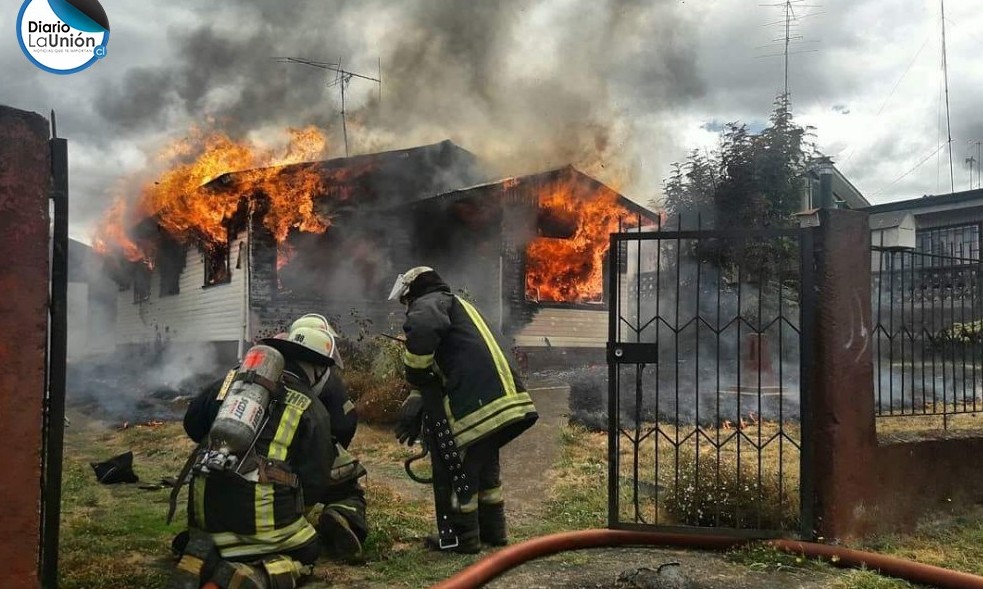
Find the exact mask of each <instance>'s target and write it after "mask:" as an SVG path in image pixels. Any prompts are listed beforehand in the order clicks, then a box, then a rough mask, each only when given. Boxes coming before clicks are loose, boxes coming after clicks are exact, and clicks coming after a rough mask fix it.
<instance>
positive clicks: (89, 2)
mask: <svg viewBox="0 0 983 589" xmlns="http://www.w3.org/2000/svg"><path fill="white" fill-rule="evenodd" d="M17 40H18V41H19V42H20V48H21V49H22V50H23V51H24V55H26V56H27V58H28V59H29V60H31V63H33V64H34V65H36V66H38V67H39V68H41V69H43V70H44V71H46V72H51V73H53V74H74V73H75V72H80V71H82V70H84V69H85V68H87V67H89V66H91V65H92V64H94V63H95V62H97V61H99V60H100V59H102V58H103V57H106V45H107V44H108V43H109V19H108V18H107V17H106V11H105V10H103V8H102V6H101V5H100V4H99V0H25V1H24V4H23V6H21V9H20V14H18V15H17Z"/></svg>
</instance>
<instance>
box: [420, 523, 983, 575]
mask: <svg viewBox="0 0 983 589" xmlns="http://www.w3.org/2000/svg"><path fill="white" fill-rule="evenodd" d="M747 542H748V540H746V539H741V538H728V537H724V536H695V535H683V534H663V533H657V532H626V531H620V530H583V531H580V532H565V533H562V534H553V535H550V536H543V537H542V538H535V539H533V540H528V541H526V542H523V543H521V544H516V545H515V546H510V547H509V548H505V549H503V550H500V551H498V552H496V553H494V554H491V555H489V556H488V557H486V558H484V559H483V560H480V561H478V562H476V563H474V564H473V565H471V566H469V567H468V568H466V569H464V570H463V571H461V572H459V573H458V574H456V575H454V576H453V577H451V578H449V579H447V580H446V581H442V582H440V583H437V584H436V585H434V586H433V587H431V588H430V589H473V588H474V587H479V586H481V585H483V584H484V583H487V582H489V581H491V580H492V579H494V578H495V577H497V576H498V575H500V574H502V573H504V572H505V571H507V570H509V569H511V568H513V567H515V566H518V565H520V564H522V563H524V562H526V561H529V560H532V559H534V558H539V557H541V556H547V555H550V554H555V553H557V552H563V551H566V550H577V549H581V548H603V547H609V546H639V545H650V546H678V547H684V548H695V549H703V550H723V549H727V548H732V547H735V546H739V545H741V544H746V543H747ZM766 544H768V545H769V546H772V547H774V548H776V549H778V550H782V551H784V552H789V553H792V554H800V555H803V556H808V557H813V558H816V557H821V558H825V559H827V560H829V561H830V562H831V563H832V564H833V565H834V566H838V567H866V568H868V569H871V570H874V571H878V572H881V573H883V574H885V575H889V576H891V577H897V578H900V579H906V580H908V581H914V582H916V583H922V584H927V585H932V586H935V587H941V588H942V589H983V577H978V576H976V575H970V574H968V573H960V572H958V571H951V570H948V569H943V568H940V567H936V566H931V565H927V564H922V563H918V562H912V561H910V560H904V559H902V558H895V557H892V556H884V555H881V554H873V553H870V552H862V551H859V550H850V549H848V548H842V547H839V546H830V545H825V544H814V543H811V542H797V541H793V540H770V541H767V542H766Z"/></svg>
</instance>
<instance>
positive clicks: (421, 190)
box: [206, 140, 489, 206]
mask: <svg viewBox="0 0 983 589" xmlns="http://www.w3.org/2000/svg"><path fill="white" fill-rule="evenodd" d="M259 169H264V170H276V171H277V173H278V174H281V175H287V176H289V175H290V174H292V173H295V172H301V171H309V170H312V169H313V170H317V171H319V172H321V173H324V174H330V173H332V172H336V171H340V170H351V171H352V176H350V177H346V178H345V182H347V183H350V184H352V185H357V186H358V188H359V189H361V191H362V192H364V193H366V194H360V200H361V201H362V202H360V203H358V204H359V205H360V206H361V205H368V206H373V205H374V206H388V205H393V204H397V203H404V202H412V201H414V200H419V199H423V198H427V197H430V196H433V195H435V194H440V193H443V192H446V191H448V190H453V189H455V188H460V187H461V186H465V185H468V184H473V183H474V182H478V181H483V180H486V179H488V178H489V176H488V174H486V173H484V172H483V171H482V169H481V166H480V163H479V161H478V158H477V156H475V155H474V154H473V153H471V152H470V151H468V150H466V149H464V148H462V147H460V146H459V145H457V144H455V143H454V142H452V141H450V140H444V141H441V142H439V143H433V144H430V145H421V146H417V147H410V148H406V149H397V150H392V151H382V152H377V153H369V154H363V155H355V156H350V157H340V158H333V159H329V160H324V161H317V162H305V163H299V164H290V165H286V166H274V167H270V168H259ZM254 171H255V170H248V171H241V172H228V173H226V174H222V175H221V176H219V177H217V178H215V179H214V180H212V181H211V182H209V183H208V184H206V187H209V188H213V189H216V190H221V189H222V187H223V186H230V185H234V184H235V183H236V179H237V177H238V176H239V175H241V174H244V173H247V172H254Z"/></svg>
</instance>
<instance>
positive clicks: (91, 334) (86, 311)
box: [67, 239, 117, 361]
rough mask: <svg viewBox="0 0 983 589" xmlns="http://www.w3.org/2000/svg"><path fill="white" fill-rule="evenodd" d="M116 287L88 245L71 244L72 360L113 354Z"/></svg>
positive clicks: (70, 354)
mask: <svg viewBox="0 0 983 589" xmlns="http://www.w3.org/2000/svg"><path fill="white" fill-rule="evenodd" d="M116 291H117V287H116V284H115V283H113V281H112V280H111V279H110V278H109V277H108V276H107V275H106V273H105V272H103V269H102V259H101V258H100V257H99V256H98V255H97V254H96V253H95V252H93V251H92V248H91V247H89V246H88V245H86V244H84V243H82V242H80V241H76V240H74V239H69V240H68V305H67V308H68V359H69V360H70V361H73V360H78V359H81V358H84V357H86V356H94V355H99V354H107V353H111V352H113V350H114V348H115V345H116V340H115V337H114V326H115V322H116Z"/></svg>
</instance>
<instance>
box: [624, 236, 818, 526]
mask: <svg viewBox="0 0 983 589" xmlns="http://www.w3.org/2000/svg"><path fill="white" fill-rule="evenodd" d="M609 256H610V265H609V266H608V268H610V269H611V271H610V272H609V275H608V276H609V284H608V288H609V290H608V293H609V300H610V307H609V309H610V310H609V313H610V325H609V338H608V342H609V343H608V368H609V381H608V382H609V391H608V393H609V394H608V422H609V427H608V434H609V439H608V442H609V445H608V452H609V454H608V458H609V461H608V462H609V479H608V497H609V500H608V510H609V511H608V523H609V526H610V527H612V528H621V529H653V528H656V529H659V530H663V531H667V530H668V531H677V532H679V531H688V532H700V531H712V532H713V533H727V534H738V535H742V536H754V537H767V536H788V535H792V534H796V533H799V532H801V533H802V534H803V535H804V536H810V535H811V530H812V522H811V511H812V510H811V497H812V493H811V482H810V481H809V477H808V474H809V469H807V468H803V465H806V464H808V462H809V456H808V454H809V452H810V450H809V447H808V445H805V444H803V439H805V432H807V431H808V426H809V423H808V417H809V411H808V403H807V401H808V399H809V394H808V384H809V381H810V380H811V379H809V378H806V377H805V375H808V374H809V373H810V372H809V371H810V369H811V367H810V365H809V362H810V361H811V357H812V353H811V350H810V346H811V342H812V337H811V335H810V333H808V332H809V331H810V329H811V328H810V325H811V319H812V317H813V314H814V308H815V304H814V301H813V298H814V294H812V293H814V291H815V289H814V288H813V246H812V234H811V232H810V230H808V229H774V230H748V231H724V230H696V231H684V230H678V229H677V230H664V228H661V227H654V228H651V230H647V229H646V228H642V229H641V230H638V229H632V230H623V231H622V232H619V233H615V234H612V236H611V248H610V253H609ZM803 293H805V296H803Z"/></svg>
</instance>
